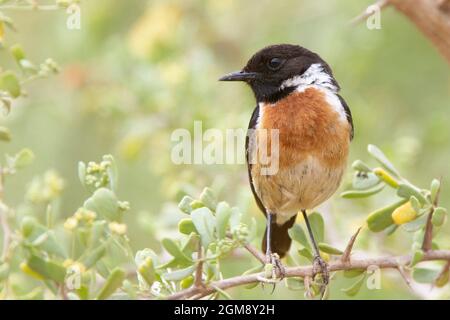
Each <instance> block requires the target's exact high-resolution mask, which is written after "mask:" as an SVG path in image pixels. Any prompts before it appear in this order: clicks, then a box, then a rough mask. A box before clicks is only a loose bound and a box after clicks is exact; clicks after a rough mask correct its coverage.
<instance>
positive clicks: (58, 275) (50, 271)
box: [27, 255, 66, 282]
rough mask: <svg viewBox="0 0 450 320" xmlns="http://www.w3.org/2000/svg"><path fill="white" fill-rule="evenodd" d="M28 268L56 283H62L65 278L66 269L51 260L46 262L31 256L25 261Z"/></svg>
mask: <svg viewBox="0 0 450 320" xmlns="http://www.w3.org/2000/svg"><path fill="white" fill-rule="evenodd" d="M27 264H28V266H29V267H30V268H31V269H32V270H33V271H35V272H37V273H38V274H40V275H41V276H42V277H44V278H46V279H50V280H54V281H56V282H63V281H64V278H65V276H66V268H64V267H63V266H62V265H60V264H59V263H57V262H54V261H52V260H46V259H43V258H41V257H38V256H36V255H31V257H30V258H29V259H28V261H27Z"/></svg>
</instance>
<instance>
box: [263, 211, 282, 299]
mask: <svg viewBox="0 0 450 320" xmlns="http://www.w3.org/2000/svg"><path fill="white" fill-rule="evenodd" d="M274 217H275V215H274V214H273V213H268V214H267V231H266V265H265V267H264V277H259V278H258V279H259V280H260V281H261V282H268V283H276V282H278V281H280V280H282V279H283V278H284V276H285V269H284V266H283V264H282V263H281V260H280V257H279V256H278V254H277V253H273V252H272V246H271V237H272V227H271V226H272V219H273V218H274ZM274 289H275V287H274ZM272 292H273V291H272Z"/></svg>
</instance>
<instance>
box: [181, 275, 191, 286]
mask: <svg viewBox="0 0 450 320" xmlns="http://www.w3.org/2000/svg"><path fill="white" fill-rule="evenodd" d="M193 283H194V277H193V276H189V277H187V278H184V279H183V280H181V282H180V286H181V289H187V288H189V287H190V286H192V284H193Z"/></svg>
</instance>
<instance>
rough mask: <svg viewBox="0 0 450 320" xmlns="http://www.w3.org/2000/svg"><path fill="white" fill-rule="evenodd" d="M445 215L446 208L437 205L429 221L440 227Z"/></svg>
mask: <svg viewBox="0 0 450 320" xmlns="http://www.w3.org/2000/svg"><path fill="white" fill-rule="evenodd" d="M446 217H447V209H445V208H442V207H437V208H436V209H434V212H433V216H432V217H431V222H432V223H433V225H434V226H435V227H440V226H442V225H443V224H444V223H445V220H446Z"/></svg>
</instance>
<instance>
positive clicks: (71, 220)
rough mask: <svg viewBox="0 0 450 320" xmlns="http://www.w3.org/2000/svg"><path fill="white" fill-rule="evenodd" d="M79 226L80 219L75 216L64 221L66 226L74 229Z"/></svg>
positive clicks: (68, 228)
mask: <svg viewBox="0 0 450 320" xmlns="http://www.w3.org/2000/svg"><path fill="white" fill-rule="evenodd" d="M77 226H78V220H77V219H75V218H74V217H70V218H67V220H66V222H64V228H65V229H67V230H69V231H72V230H74V229H75V228H76V227H77Z"/></svg>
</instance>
